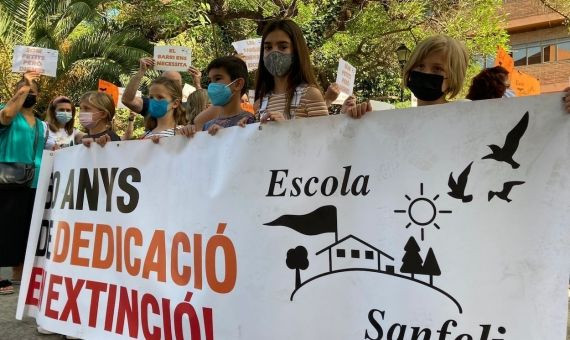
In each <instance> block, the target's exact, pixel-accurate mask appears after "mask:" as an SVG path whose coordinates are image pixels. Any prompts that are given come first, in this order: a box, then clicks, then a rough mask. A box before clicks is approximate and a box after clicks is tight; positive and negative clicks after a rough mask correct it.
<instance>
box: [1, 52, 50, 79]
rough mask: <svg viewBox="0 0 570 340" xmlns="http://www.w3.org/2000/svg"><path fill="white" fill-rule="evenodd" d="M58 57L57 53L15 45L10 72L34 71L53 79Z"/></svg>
mask: <svg viewBox="0 0 570 340" xmlns="http://www.w3.org/2000/svg"><path fill="white" fill-rule="evenodd" d="M58 55H59V52H58V51H56V50H50V49H48V48H41V47H32V46H20V45H17V46H15V47H14V58H13V60H12V72H17V73H24V72H27V71H36V72H38V73H41V74H43V75H46V76H49V77H55V76H56V73H57V58H58Z"/></svg>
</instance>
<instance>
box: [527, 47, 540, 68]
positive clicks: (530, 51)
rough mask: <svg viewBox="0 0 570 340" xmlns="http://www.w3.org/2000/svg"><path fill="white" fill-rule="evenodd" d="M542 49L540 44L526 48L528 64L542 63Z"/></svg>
mask: <svg viewBox="0 0 570 340" xmlns="http://www.w3.org/2000/svg"><path fill="white" fill-rule="evenodd" d="M541 53H542V49H541V48H540V47H538V46H536V47H529V48H527V49H526V54H527V63H528V65H534V64H540V63H542V55H541Z"/></svg>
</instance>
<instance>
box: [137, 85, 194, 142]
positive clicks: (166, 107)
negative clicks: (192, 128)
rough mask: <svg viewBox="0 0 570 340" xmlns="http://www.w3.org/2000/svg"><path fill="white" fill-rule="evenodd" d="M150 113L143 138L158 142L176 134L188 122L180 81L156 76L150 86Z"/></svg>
mask: <svg viewBox="0 0 570 340" xmlns="http://www.w3.org/2000/svg"><path fill="white" fill-rule="evenodd" d="M148 113H149V114H148V116H147V117H146V118H145V128H146V132H145V134H144V135H143V136H142V138H141V139H152V141H153V142H155V143H157V142H158V140H159V139H160V138H162V137H172V136H174V135H175V134H176V130H177V129H178V128H181V127H183V126H184V125H185V124H186V123H187V122H186V114H185V112H184V108H183V106H182V86H181V85H180V83H179V82H176V81H173V80H171V79H168V78H166V77H159V78H156V79H155V80H154V81H153V82H152V84H151V85H150V88H149V105H148Z"/></svg>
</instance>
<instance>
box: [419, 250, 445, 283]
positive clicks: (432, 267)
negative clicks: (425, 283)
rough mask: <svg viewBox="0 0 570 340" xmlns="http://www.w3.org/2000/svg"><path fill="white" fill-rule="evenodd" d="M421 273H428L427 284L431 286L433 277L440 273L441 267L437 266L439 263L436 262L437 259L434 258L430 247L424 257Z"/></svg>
mask: <svg viewBox="0 0 570 340" xmlns="http://www.w3.org/2000/svg"><path fill="white" fill-rule="evenodd" d="M422 274H425V275H429V284H430V285H431V286H433V277H434V276H440V275H441V269H440V268H439V264H438V263H437V259H436V258H435V254H434V253H433V250H432V249H431V248H429V251H428V253H427V255H426V259H425V261H424V265H423V267H422Z"/></svg>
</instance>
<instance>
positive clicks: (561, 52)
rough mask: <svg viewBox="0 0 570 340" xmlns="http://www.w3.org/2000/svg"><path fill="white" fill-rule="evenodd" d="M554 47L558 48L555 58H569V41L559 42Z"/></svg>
mask: <svg viewBox="0 0 570 340" xmlns="http://www.w3.org/2000/svg"><path fill="white" fill-rule="evenodd" d="M556 47H557V50H558V53H557V57H558V58H557V60H570V41H566V42H562V43H559V44H558V45H556Z"/></svg>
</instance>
